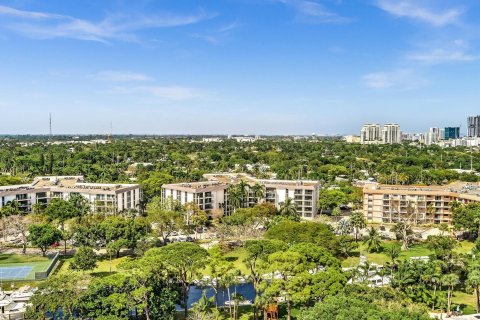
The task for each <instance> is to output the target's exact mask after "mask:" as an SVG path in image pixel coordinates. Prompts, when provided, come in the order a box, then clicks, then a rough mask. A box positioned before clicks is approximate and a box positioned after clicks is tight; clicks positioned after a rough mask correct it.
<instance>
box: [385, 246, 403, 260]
mask: <svg viewBox="0 0 480 320" xmlns="http://www.w3.org/2000/svg"><path fill="white" fill-rule="evenodd" d="M400 250H401V248H400V246H399V245H398V244H396V243H395V244H393V245H391V246H389V247H387V250H386V252H385V253H386V254H387V256H388V257H389V258H390V260H392V264H395V260H397V258H398V257H399V256H400Z"/></svg>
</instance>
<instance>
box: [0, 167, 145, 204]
mask: <svg viewBox="0 0 480 320" xmlns="http://www.w3.org/2000/svg"><path fill="white" fill-rule="evenodd" d="M72 194H78V195H81V196H83V197H84V198H85V199H87V200H88V202H89V203H90V204H91V208H92V211H94V212H105V213H117V212H121V211H124V210H133V209H138V205H139V203H140V201H141V198H142V191H141V188H140V185H138V184H107V183H86V182H85V181H84V178H83V177H82V176H55V177H53V176H50V177H37V178H35V179H34V181H33V182H32V183H29V184H22V185H12V186H3V187H0V208H1V207H3V206H5V205H7V204H8V203H9V202H11V201H16V202H17V203H18V205H19V207H20V210H21V211H22V212H24V213H29V212H31V211H32V208H33V205H35V204H48V202H49V201H50V200H51V199H54V198H60V199H64V200H68V198H69V197H70V196H71V195H72Z"/></svg>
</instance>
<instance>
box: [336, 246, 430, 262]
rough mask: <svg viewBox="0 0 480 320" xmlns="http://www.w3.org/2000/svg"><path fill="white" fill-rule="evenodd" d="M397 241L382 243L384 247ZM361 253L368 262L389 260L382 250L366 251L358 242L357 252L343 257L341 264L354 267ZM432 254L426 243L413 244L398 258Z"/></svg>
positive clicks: (403, 258)
mask: <svg viewBox="0 0 480 320" xmlns="http://www.w3.org/2000/svg"><path fill="white" fill-rule="evenodd" d="M396 243H398V242H397V241H388V242H384V243H383V247H384V248H385V249H386V248H388V247H390V246H393V245H394V244H396ZM360 254H361V255H363V256H366V257H367V261H368V262H370V263H376V264H380V265H384V264H385V263H387V262H389V261H390V258H389V257H388V256H387V255H386V254H385V253H384V252H383V251H381V252H378V253H377V252H372V253H368V252H367V247H366V246H365V245H364V244H363V243H361V242H360V246H359V248H358V251H357V252H354V254H353V256H352V257H350V258H347V259H345V260H344V261H342V266H343V267H345V268H348V267H355V266H357V265H358V263H359V262H360V258H359V255H360ZM430 254H432V251H431V250H430V249H428V248H427V246H426V244H415V245H412V246H410V248H409V249H408V250H407V251H403V252H402V253H401V254H400V259H402V260H405V259H409V258H411V257H421V256H428V255H430Z"/></svg>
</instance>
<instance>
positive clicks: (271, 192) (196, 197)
mask: <svg viewBox="0 0 480 320" xmlns="http://www.w3.org/2000/svg"><path fill="white" fill-rule="evenodd" d="M204 178H205V179H206V181H204V182H192V183H175V184H165V185H163V186H162V199H163V200H167V199H173V200H177V201H179V203H181V204H182V205H185V204H188V203H195V204H197V205H198V206H199V207H200V209H202V210H205V211H206V212H207V213H213V212H214V211H215V210H217V211H219V212H222V213H223V214H226V215H228V214H230V213H231V212H232V211H233V206H232V205H231V204H230V203H229V199H228V198H229V196H228V187H229V186H230V185H235V184H238V183H240V181H244V182H246V183H247V184H248V186H250V187H253V186H254V185H260V186H262V188H263V192H262V193H263V194H262V195H261V196H260V197H258V196H257V195H255V193H254V191H253V189H252V188H249V193H248V197H247V200H246V205H247V206H248V207H252V206H254V205H255V204H257V203H265V202H270V203H273V204H274V205H275V206H276V207H277V208H280V206H281V204H282V203H283V202H285V200H286V199H287V198H290V199H293V201H294V202H295V205H296V208H297V212H298V213H299V215H300V216H301V217H302V218H306V219H310V218H314V217H315V216H316V214H317V208H318V206H317V199H318V197H319V192H320V183H319V182H318V181H311V180H298V181H293V180H270V179H257V178H254V177H252V176H249V175H246V174H236V173H235V174H233V173H219V174H205V175H204Z"/></svg>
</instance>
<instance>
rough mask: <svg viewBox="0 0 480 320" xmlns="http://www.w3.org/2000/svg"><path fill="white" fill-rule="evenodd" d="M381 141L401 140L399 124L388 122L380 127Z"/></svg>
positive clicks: (393, 141)
mask: <svg viewBox="0 0 480 320" xmlns="http://www.w3.org/2000/svg"><path fill="white" fill-rule="evenodd" d="M382 142H383V143H384V144H396V143H401V142H402V132H401V131H400V126H399V125H398V124H395V123H389V124H386V125H384V126H383V128H382Z"/></svg>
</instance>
